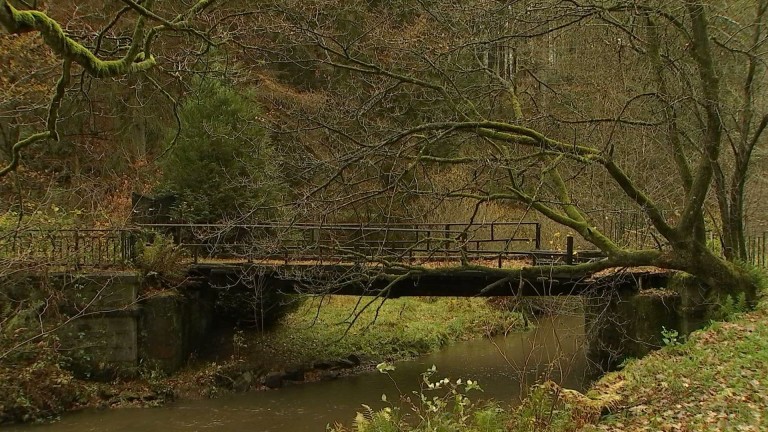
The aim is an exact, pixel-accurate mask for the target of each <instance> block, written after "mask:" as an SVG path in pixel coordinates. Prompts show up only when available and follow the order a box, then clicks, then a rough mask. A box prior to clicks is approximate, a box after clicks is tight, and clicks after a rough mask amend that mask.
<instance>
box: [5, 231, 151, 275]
mask: <svg viewBox="0 0 768 432" xmlns="http://www.w3.org/2000/svg"><path fill="white" fill-rule="evenodd" d="M137 239H138V236H137V232H136V231H135V230H131V229H77V228H72V229H15V230H9V231H4V232H0V259H5V260H10V261H13V262H16V263H25V264H31V265H46V266H60V267H66V268H80V267H114V266H124V265H127V264H129V263H131V262H133V260H134V259H135V255H136V249H135V246H136V241H137Z"/></svg>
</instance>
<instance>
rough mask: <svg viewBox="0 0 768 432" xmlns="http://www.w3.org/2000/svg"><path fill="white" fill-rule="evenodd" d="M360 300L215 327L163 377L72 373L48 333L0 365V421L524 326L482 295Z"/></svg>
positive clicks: (249, 380)
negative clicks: (245, 326)
mask: <svg viewBox="0 0 768 432" xmlns="http://www.w3.org/2000/svg"><path fill="white" fill-rule="evenodd" d="M368 301H370V299H367V300H366V299H362V300H361V299H359V298H355V297H333V296H330V297H328V296H326V297H324V298H322V303H321V299H320V298H319V297H318V298H314V299H309V300H306V301H303V302H302V303H301V304H300V306H299V307H297V308H296V309H295V310H294V311H293V312H291V313H290V314H288V315H287V316H285V317H284V318H283V320H282V321H281V322H280V323H279V324H278V325H277V326H276V327H273V328H272V329H270V330H268V331H263V332H262V331H256V330H241V331H233V330H228V331H220V332H218V333H217V334H216V335H212V336H211V338H210V340H207V341H206V343H205V345H206V347H207V350H206V352H200V353H198V355H197V356H192V357H191V358H190V359H189V362H188V365H187V367H186V368H185V369H184V370H182V371H181V372H179V373H177V374H174V375H172V376H165V375H164V374H163V373H162V372H160V371H158V370H155V369H152V368H150V367H147V366H143V367H140V368H139V376H138V377H137V379H134V380H117V381H113V382H108V383H99V382H92V381H84V380H79V379H76V378H75V377H74V376H73V375H72V374H71V373H70V372H68V371H67V370H66V368H65V365H66V363H67V362H66V358H65V357H63V356H62V354H61V353H57V352H56V351H55V342H56V341H55V339H52V340H51V341H50V344H48V343H41V344H39V345H37V346H36V348H37V349H38V350H40V353H39V354H35V355H34V357H32V358H28V357H29V356H26V357H24V358H23V359H20V360H19V361H18V362H16V364H15V365H13V366H10V365H9V366H8V367H5V366H2V367H0V378H2V382H3V385H2V386H1V387H0V423H3V422H22V421H23V422H35V421H41V420H48V419H53V418H55V417H56V416H57V415H59V414H61V413H63V412H65V411H71V410H77V409H82V408H110V407H126V406H158V405H163V404H164V403H166V402H167V401H170V400H177V399H200V398H206V397H215V396H217V395H220V394H223V393H228V392H243V391H248V390H256V389H267V388H270V387H279V386H281V385H283V384H284V383H288V382H293V383H298V382H305V381H316V380H323V379H333V378H336V377H338V376H341V375H346V374H352V373H356V372H358V371H360V370H361V369H366V368H370V367H371V366H372V365H375V364H376V363H377V362H379V361H382V360H396V359H404V358H408V357H413V356H416V355H420V354H424V353H427V352H432V351H435V350H437V349H439V348H441V347H443V346H446V345H449V344H451V343H454V342H457V341H460V340H468V339H473V338H478V337H484V336H490V335H495V334H500V333H505V332H509V331H513V330H519V329H520V328H522V327H523V325H524V324H523V320H522V318H521V316H520V314H518V313H515V312H510V311H509V310H508V308H507V307H506V306H504V305H497V304H494V302H489V301H488V300H485V299H448V298H440V299H433V298H404V299H397V300H388V301H386V302H383V303H382V302H381V301H380V300H376V301H374V302H372V303H370V304H368V303H367V302H368ZM22 360H23V361H22ZM276 378H277V379H278V381H279V383H277V382H276V381H275V379H276ZM270 380H271V381H270ZM278 384H279V385H278Z"/></svg>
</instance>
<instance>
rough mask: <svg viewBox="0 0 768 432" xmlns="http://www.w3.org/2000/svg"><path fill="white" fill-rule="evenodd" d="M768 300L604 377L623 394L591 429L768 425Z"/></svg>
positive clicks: (595, 392)
mask: <svg viewBox="0 0 768 432" xmlns="http://www.w3.org/2000/svg"><path fill="white" fill-rule="evenodd" d="M766 321H768V304H766V303H763V304H761V305H760V306H759V307H758V308H757V310H755V311H753V312H750V313H744V314H738V315H735V316H733V317H732V318H731V319H730V320H729V321H726V322H719V323H714V324H712V325H711V326H710V327H709V328H707V329H705V330H702V331H699V332H696V333H694V334H692V335H691V337H690V338H689V340H688V341H687V342H685V343H683V344H681V345H675V346H669V347H666V348H664V349H662V350H660V351H657V352H655V353H652V354H650V355H648V356H647V357H645V358H643V359H641V360H636V361H633V362H631V363H630V364H629V365H627V366H626V367H625V369H624V370H623V371H621V372H614V373H611V374H608V375H606V376H605V377H603V378H602V379H601V380H600V381H599V382H598V383H597V384H596V385H595V386H594V388H593V389H592V390H591V391H590V394H589V395H590V396H593V397H596V396H603V397H605V396H606V395H607V394H608V393H611V394H612V396H613V397H614V399H615V400H618V401H620V402H619V403H618V404H617V406H616V407H615V408H614V409H613V410H612V411H613V413H612V414H610V415H608V416H604V417H602V418H601V419H600V420H599V421H598V423H597V424H596V425H592V426H588V427H586V428H585V430H589V431H657V430H662V431H722V430H734V431H762V430H768V326H766Z"/></svg>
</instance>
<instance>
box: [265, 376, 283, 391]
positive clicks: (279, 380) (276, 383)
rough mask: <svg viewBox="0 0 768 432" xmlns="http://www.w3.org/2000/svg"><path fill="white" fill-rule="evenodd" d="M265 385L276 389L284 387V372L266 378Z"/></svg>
mask: <svg viewBox="0 0 768 432" xmlns="http://www.w3.org/2000/svg"><path fill="white" fill-rule="evenodd" d="M264 385H265V386H267V387H269V388H271V389H276V388H280V387H282V386H283V373H282V372H270V373H268V374H267V375H266V376H264Z"/></svg>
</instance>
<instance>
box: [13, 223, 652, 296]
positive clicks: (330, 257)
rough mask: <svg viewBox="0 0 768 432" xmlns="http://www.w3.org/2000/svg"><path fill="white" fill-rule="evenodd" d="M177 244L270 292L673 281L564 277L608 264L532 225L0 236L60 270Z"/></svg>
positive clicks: (450, 291) (555, 289) (499, 291)
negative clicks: (573, 269)
mask: <svg viewBox="0 0 768 432" xmlns="http://www.w3.org/2000/svg"><path fill="white" fill-rule="evenodd" d="M162 239H167V240H162ZM168 239H172V241H173V243H172V245H173V248H176V249H177V250H181V251H184V255H185V259H186V260H187V264H188V266H189V275H190V276H192V277H199V278H205V279H206V280H209V281H211V282H212V283H213V284H214V285H219V286H224V285H231V284H234V283H237V282H238V281H242V278H243V274H257V275H259V277H260V278H262V282H261V283H264V281H267V282H266V283H268V285H269V286H272V287H274V288H279V289H281V290H284V291H292V292H293V291H300V292H308V293H321V292H322V293H332V294H338V295H376V296H386V297H400V296H462V297H466V296H509V295H524V296H550V295H573V294H581V293H583V292H585V291H586V290H589V289H593V288H595V287H608V286H610V287H612V288H616V287H618V286H625V285H627V286H630V285H631V286H634V287H637V286H638V285H641V286H649V285H654V286H660V284H663V283H664V282H665V280H666V274H665V273H660V272H652V271H651V272H649V271H641V272H630V273H626V272H624V273H621V274H615V275H614V274H612V275H603V276H601V277H584V276H582V277H574V276H572V275H564V274H554V273H552V271H551V270H550V269H551V266H552V265H555V264H565V265H569V264H577V263H582V262H589V261H592V260H596V259H601V258H602V255H601V254H600V253H599V252H598V251H591V250H590V251H579V250H575V248H574V243H573V238H571V237H567V238H566V239H565V244H564V245H563V246H564V248H563V249H562V250H545V249H542V244H543V239H542V230H541V225H540V224H539V223H538V222H528V221H516V222H507V221H502V222H498V221H495V222H489V223H411V224H402V223H400V224H386V225H363V224H351V223H347V224H309V223H293V224H251V225H223V224H151V225H137V226H134V227H130V228H119V229H95V228H94V229H59V230H40V229H30V230H16V231H12V232H9V233H6V234H5V235H3V236H2V237H0V257H6V258H12V259H13V260H14V261H15V262H19V263H29V264H34V265H39V264H41V263H44V264H46V265H48V266H49V267H53V268H59V269H78V270H87V269H89V268H90V269H105V270H106V269H121V268H127V267H131V266H133V265H134V263H136V262H137V260H138V259H139V256H138V255H139V251H140V249H141V247H140V245H142V244H144V243H146V244H152V242H154V244H155V245H157V244H159V243H161V242H162V241H166V242H170V240H168ZM169 246H171V245H170V243H169ZM155 247H157V246H155ZM161 253H162V252H161ZM524 266H528V267H530V266H534V267H535V268H534V269H531V270H528V271H526V272H525V275H524V276H519V277H516V278H510V277H509V274H510V272H509V269H510V268H520V267H524Z"/></svg>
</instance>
